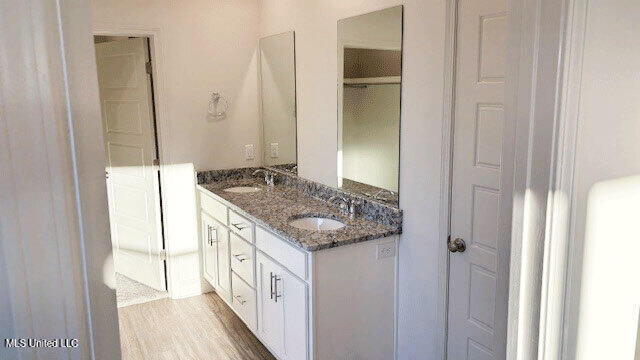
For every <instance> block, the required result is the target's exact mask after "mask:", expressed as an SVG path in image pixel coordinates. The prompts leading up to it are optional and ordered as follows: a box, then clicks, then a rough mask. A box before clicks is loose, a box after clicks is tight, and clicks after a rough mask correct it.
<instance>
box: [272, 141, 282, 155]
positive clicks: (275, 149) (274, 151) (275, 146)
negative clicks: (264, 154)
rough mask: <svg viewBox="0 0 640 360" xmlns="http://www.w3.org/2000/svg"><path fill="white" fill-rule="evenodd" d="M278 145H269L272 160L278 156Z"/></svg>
mask: <svg viewBox="0 0 640 360" xmlns="http://www.w3.org/2000/svg"><path fill="white" fill-rule="evenodd" d="M279 153H280V144H278V143H271V157H272V158H277V157H279V156H280V154H279Z"/></svg>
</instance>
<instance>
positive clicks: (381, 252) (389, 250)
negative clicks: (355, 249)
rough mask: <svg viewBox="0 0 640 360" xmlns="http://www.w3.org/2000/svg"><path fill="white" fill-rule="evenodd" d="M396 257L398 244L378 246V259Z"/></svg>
mask: <svg viewBox="0 0 640 360" xmlns="http://www.w3.org/2000/svg"><path fill="white" fill-rule="evenodd" d="M394 256H396V244H395V243H386V244H378V245H377V246H376V259H378V260H380V259H385V258H390V257H394Z"/></svg>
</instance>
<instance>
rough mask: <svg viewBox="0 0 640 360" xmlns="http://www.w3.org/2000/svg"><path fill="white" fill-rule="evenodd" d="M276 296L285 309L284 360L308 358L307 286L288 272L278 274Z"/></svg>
mask: <svg viewBox="0 0 640 360" xmlns="http://www.w3.org/2000/svg"><path fill="white" fill-rule="evenodd" d="M278 276H279V279H280V280H279V281H277V283H276V289H275V292H276V296H278V297H279V299H278V301H282V306H283V307H284V358H285V359H289V360H302V359H306V358H307V339H308V331H307V326H308V324H307V311H308V310H307V284H305V283H304V282H303V281H302V280H300V279H298V278H297V277H295V276H294V275H292V274H291V273H289V272H288V271H283V272H282V273H280V274H278Z"/></svg>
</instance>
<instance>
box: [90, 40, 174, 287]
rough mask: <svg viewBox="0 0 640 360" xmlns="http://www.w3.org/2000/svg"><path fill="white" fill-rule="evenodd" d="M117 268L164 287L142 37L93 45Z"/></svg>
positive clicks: (156, 174) (150, 105) (154, 150)
mask: <svg viewBox="0 0 640 360" xmlns="http://www.w3.org/2000/svg"><path fill="white" fill-rule="evenodd" d="M96 61H97V65H98V83H99V85H100V103H101V107H102V124H103V129H104V146H105V149H106V154H107V169H106V170H107V191H108V200H109V217H110V221H111V242H112V244H113V257H114V262H115V268H116V271H117V272H119V273H121V274H123V275H125V276H128V277H130V278H131V279H134V280H136V281H138V282H141V283H143V284H145V285H148V286H151V287H153V288H155V289H158V290H166V282H165V270H164V267H165V263H164V260H162V259H161V257H160V256H159V255H160V251H161V250H162V248H163V245H162V232H161V219H160V195H159V183H158V181H159V180H158V168H157V166H155V165H154V163H153V162H154V159H155V158H156V143H155V129H154V123H153V107H152V98H151V97H152V96H151V94H152V92H151V78H150V75H148V74H147V72H146V62H147V61H148V49H147V43H146V39H142V38H135V39H124V40H120V41H110V42H105V43H98V44H96Z"/></svg>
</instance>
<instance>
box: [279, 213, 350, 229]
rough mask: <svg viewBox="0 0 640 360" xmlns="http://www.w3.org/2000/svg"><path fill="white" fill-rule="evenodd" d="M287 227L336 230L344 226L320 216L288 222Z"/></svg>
mask: <svg viewBox="0 0 640 360" xmlns="http://www.w3.org/2000/svg"><path fill="white" fill-rule="evenodd" d="M289 225H291V226H293V227H295V228H298V229H303V230H313V231H318V230H324V231H326V230H338V229H341V228H343V227H345V226H346V225H345V224H344V223H343V222H341V221H338V220H335V219H330V218H327V217H321V216H306V217H301V218H297V219H294V220H291V221H289Z"/></svg>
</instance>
